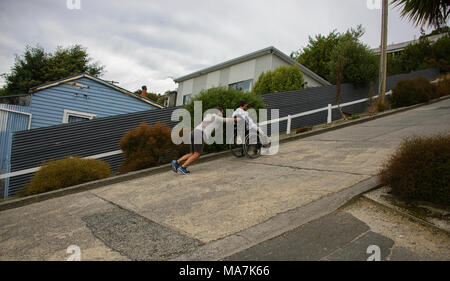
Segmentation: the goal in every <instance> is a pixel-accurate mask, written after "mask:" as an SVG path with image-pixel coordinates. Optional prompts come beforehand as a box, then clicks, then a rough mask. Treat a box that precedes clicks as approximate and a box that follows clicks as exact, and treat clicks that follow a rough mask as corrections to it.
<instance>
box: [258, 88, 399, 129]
mask: <svg viewBox="0 0 450 281" xmlns="http://www.w3.org/2000/svg"><path fill="white" fill-rule="evenodd" d="M391 94H392V91H389V92H387V93H386V94H385V95H386V96H388V95H391ZM376 98H378V96H373V97H372V99H376ZM368 100H369V98H365V99H360V100H356V101H352V102H347V103H343V104H341V105H340V107H346V106H349V105H354V104H358V103H363V102H366V101H368ZM336 108H338V106H337V105H333V106H332V105H331V104H328V106H327V107H322V108H319V109H314V110H310V111H305V112H302V113H299V114H295V115H288V116H286V117H283V118H278V119H273V120H269V121H265V122H261V123H259V124H258V125H260V126H265V125H268V124H273V123H277V122H278V123H279V122H283V121H286V120H287V129H286V133H287V134H290V133H291V124H292V119H294V118H298V117H302V116H307V115H311V114H315V113H319V112H322V111H328V118H327V123H328V124H330V123H331V122H332V120H333V118H332V117H333V116H332V112H333V109H336Z"/></svg>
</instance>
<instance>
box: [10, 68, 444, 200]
mask: <svg viewBox="0 0 450 281" xmlns="http://www.w3.org/2000/svg"><path fill="white" fill-rule="evenodd" d="M438 75H439V71H438V70H437V69H428V70H424V71H419V72H415V73H410V74H403V75H396V76H392V77H389V78H388V81H387V89H388V90H390V89H392V88H393V87H394V86H395V85H396V84H397V82H398V81H399V80H401V79H403V78H406V77H419V76H423V77H427V78H430V79H435V78H437V77H438ZM375 85H376V84H375ZM368 92H369V87H354V86H353V85H351V84H344V85H343V86H342V98H341V103H345V102H350V101H354V100H359V99H363V98H367V97H368ZM375 92H376V91H375ZM335 93H336V87H335V86H327V87H320V88H309V89H304V90H299V91H292V92H286V93H275V94H268V95H264V96H263V99H264V102H265V103H266V105H267V108H268V109H279V110H280V116H279V117H280V118H281V117H285V116H288V115H294V114H297V113H301V112H305V111H309V110H313V109H318V108H322V107H326V106H327V105H328V104H333V105H334V104H335ZM366 107H367V103H361V104H356V105H352V106H349V107H345V108H344V112H348V113H350V114H353V113H359V112H363V111H364V110H365V109H366ZM175 109H177V108H165V109H158V110H148V111H143V112H137V113H131V114H124V115H117V116H112V117H106V118H100V119H94V120H89V121H84V122H80V123H72V124H62V125H57V126H51V127H46V128H39V129H33V130H29V131H22V132H17V133H15V134H14V135H13V141H12V150H11V172H15V171H21V170H24V169H30V168H35V167H39V166H41V165H42V162H44V161H50V160H57V159H62V158H65V157H68V156H81V157H87V156H92V155H98V154H103V153H108V152H112V151H116V150H119V149H120V148H119V141H120V139H121V137H122V136H123V135H124V134H125V132H127V131H129V130H130V129H133V128H136V127H138V126H139V124H140V123H141V122H143V121H145V122H147V124H155V123H157V122H163V123H165V124H167V125H168V126H170V127H173V126H174V125H175V124H176V122H172V121H171V120H170V119H171V115H172V112H173V111H174V110H175ZM269 113H270V110H269ZM340 118H341V117H340V113H339V111H338V110H333V120H336V119H340ZM269 119H270V114H269ZM326 121H327V112H326V111H324V112H319V113H316V114H313V115H309V116H305V117H299V118H296V119H293V120H292V126H291V127H292V129H296V128H300V127H305V126H312V125H316V124H321V123H325V122H326ZM286 125H287V124H286V121H284V122H281V124H280V127H279V128H280V131H285V130H286ZM102 160H104V161H106V162H107V163H109V164H110V166H111V168H112V169H113V170H114V171H116V170H117V168H118V167H119V165H120V163H121V162H122V161H123V157H122V155H121V154H118V155H113V156H108V157H104V158H102ZM32 175H33V174H26V175H21V176H14V177H11V179H10V185H9V189H8V190H9V193H8V194H9V196H14V195H15V194H16V193H17V191H19V190H20V189H21V188H22V187H23V186H24V185H25V184H27V183H28V182H29V180H30V178H31V176H32Z"/></svg>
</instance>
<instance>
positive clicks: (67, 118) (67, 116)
mask: <svg viewBox="0 0 450 281" xmlns="http://www.w3.org/2000/svg"><path fill="white" fill-rule="evenodd" d="M96 117H97V115H95V114H91V113H87V112H79V111H74V110H68V109H64V115H63V123H75V122H80V121H85V120H91V119H94V118H96Z"/></svg>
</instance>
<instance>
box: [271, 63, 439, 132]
mask: <svg viewBox="0 0 450 281" xmlns="http://www.w3.org/2000/svg"><path fill="white" fill-rule="evenodd" d="M414 77H426V78H429V79H431V80H434V79H437V78H438V77H439V69H437V68H431V69H425V70H421V71H416V72H412V73H408V74H399V75H393V76H390V77H388V78H387V81H386V91H390V90H392V89H393V88H394V87H395V85H397V83H398V81H400V80H402V79H405V78H414ZM373 85H374V86H373V87H374V88H373V89H372V90H373V95H377V94H378V88H377V86H378V83H377V82H376V83H374V84H373ZM369 91H370V86H363V87H361V86H360V87H357V86H354V85H353V84H343V85H342V95H341V99H340V103H341V104H343V103H346V102H351V101H355V100H360V99H364V98H368V96H369ZM263 98H264V102H265V104H266V105H267V108H268V109H279V110H280V112H279V113H280V116H279V117H280V118H283V117H286V116H288V115H295V114H297V113H301V112H305V111H309V110H314V109H319V108H323V107H326V106H327V105H328V104H332V105H336V86H335V85H332V86H325V87H319V88H308V89H303V90H298V91H292V92H285V93H274V94H267V95H264V96H263ZM368 105H369V104H368V102H364V103H360V104H355V105H350V106H347V107H344V108H343V112H344V113H348V114H355V113H361V112H364V111H365V110H366V109H367V107H368ZM269 112H270V110H269ZM269 115H270V114H269ZM327 117H328V113H327V111H323V112H319V113H315V114H312V115H308V116H303V117H299V118H295V119H292V123H291V129H296V128H302V127H307V126H313V125H317V124H322V123H326V122H327ZM341 118H342V117H341V113H340V112H339V110H338V109H333V112H332V119H333V120H339V119H341ZM269 119H271V118H270V117H269ZM279 127H280V131H286V127H287V121H283V122H281V123H280V126H279Z"/></svg>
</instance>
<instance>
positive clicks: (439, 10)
mask: <svg viewBox="0 0 450 281" xmlns="http://www.w3.org/2000/svg"><path fill="white" fill-rule="evenodd" d="M392 4H394V5H395V6H396V7H398V6H403V10H402V12H401V16H402V17H406V18H408V19H409V20H410V21H412V22H413V23H414V24H415V25H416V26H423V25H428V26H433V27H435V28H441V27H443V26H446V25H447V19H448V15H449V12H450V1H449V0H427V1H423V0H393V1H392Z"/></svg>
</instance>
